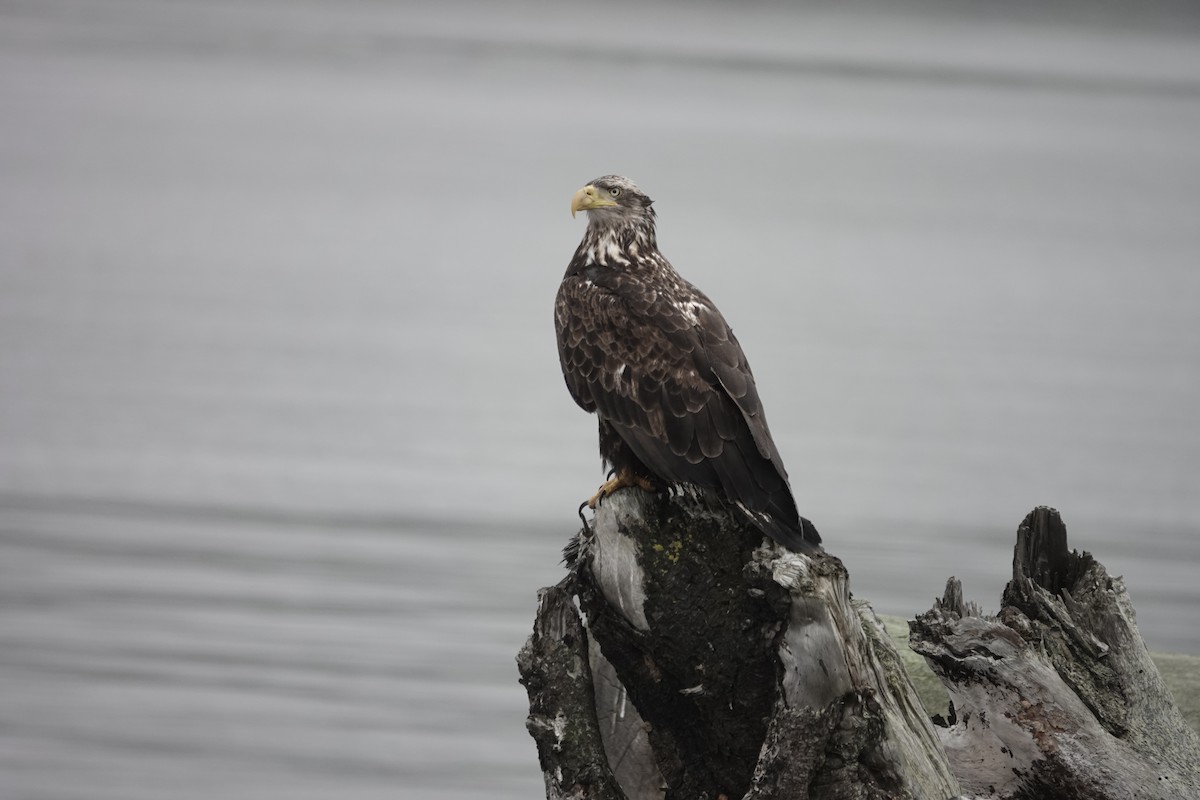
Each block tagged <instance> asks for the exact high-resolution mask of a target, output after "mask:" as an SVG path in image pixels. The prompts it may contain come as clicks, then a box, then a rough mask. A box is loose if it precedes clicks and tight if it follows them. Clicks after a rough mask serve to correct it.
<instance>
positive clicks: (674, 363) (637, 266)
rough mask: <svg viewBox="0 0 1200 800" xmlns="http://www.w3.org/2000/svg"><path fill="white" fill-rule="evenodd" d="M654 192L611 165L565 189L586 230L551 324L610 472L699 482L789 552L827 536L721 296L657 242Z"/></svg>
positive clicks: (570, 383)
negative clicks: (607, 171)
mask: <svg viewBox="0 0 1200 800" xmlns="http://www.w3.org/2000/svg"><path fill="white" fill-rule="evenodd" d="M652 202H653V201H652V200H651V199H650V198H649V197H647V196H646V194H645V192H643V191H642V190H641V189H639V188H638V187H637V185H636V184H635V183H634V182H633V181H631V180H629V179H628V178H625V177H622V176H620V175H605V176H604V177H602V178H597V179H595V180H594V181H592V182H590V183H589V184H587V185H586V186H584V187H583V188H582V189H580V190H579V191H577V192H576V193H575V195H574V197H572V198H571V216H575V214H576V213H577V212H579V211H586V212H587V214H588V226H587V231H586V232H585V233H584V235H583V240H582V241H581V242H580V243H579V247H578V248H577V249H576V250H575V255H574V256H573V257H572V258H571V263H570V264H569V265H568V266H567V271H566V274H565V275H564V276H563V279H562V283H561V284H560V285H559V288H558V295H557V297H556V298H555V304H554V326H555V330H556V332H557V335H558V356H559V362H560V364H561V366H562V371H563V377H564V378H565V379H566V382H567V389H568V390H569V391H570V393H571V397H572V398H573V399H574V400H575V402H576V403H577V404H579V406H580V407H582V408H583V410H584V411H587V412H589V413H595V414H596V416H597V417H598V418H599V423H600V457H601V459H602V461H603V462H604V465H605V467H607V468H611V470H612V471H611V472H610V473H609V475H610V477H609V479H608V480H607V481H606V482H605V483H604V484H603V485H601V487H600V489H599V491H597V492H596V494H595V495H594V496H593V497H592V498H591V499H590V500H589V501H588V502H587V505H589V506H591V507H592V508H596V507H597V505H598V504H599V502H600V501H601V500H602V499H603V498H604V497H606V496H608V495H609V494H612V493H613V492H615V491H617V490H618V489H621V488H624V487H626V486H639V487H641V488H642V489H645V490H647V491H661V490H664V489H667V488H671V487H682V486H686V487H697V488H699V489H701V490H702V491H705V492H715V493H717V494H718V495H719V496H721V497H723V498H724V499H726V500H727V501H728V502H730V503H732V504H733V506H735V507H736V508H737V509H739V510H740V512H741V513H742V514H744V515H745V517H746V518H747V519H748V520H749V521H750V522H751V523H752V524H753V525H755V526H756V527H757V528H758V529H759V530H761V531H762V532H763V533H765V534H767V535H768V536H770V537H771V538H772V539H774V540H775V541H776V542H778V543H779V544H781V545H783V546H784V547H787V548H789V549H791V550H795V551H801V552H805V551H812V550H813V549H814V548H815V547H816V546H817V545H818V544H820V541H821V538H820V536H819V534H818V533H817V531H816V529H815V528H814V527H813V526H812V524H811V523H810V522H809V521H808V520H806V519H804V518H803V517H801V516H800V514H799V512H798V511H797V509H796V501H795V499H794V498H793V496H792V490H791V486H790V485H789V483H788V475H787V470H785V469H784V467H783V459H782V458H780V456H779V450H778V448H776V446H775V442H774V441H772V439H771V431H770V429H769V428H768V427H767V418H766V416H765V415H764V414H763V408H762V403H761V401H760V400H759V397H758V389H757V388H756V386H755V384H754V375H753V374H752V373H751V372H750V365H749V364H748V363H747V361H746V356H745V354H744V353H743V352H742V347H741V345H740V344H738V340H737V338H736V337H735V336H734V335H733V331H732V330H731V329H730V327H729V323H727V322H726V321H725V318H724V317H723V316H722V315H721V312H720V311H718V310H717V307H716V305H715V304H714V303H713V302H712V300H710V299H709V298H708V296H707V295H705V294H704V293H703V292H701V291H700V290H699V289H697V288H696V287H695V286H693V285H692V284H691V283H689V282H688V281H686V280H684V278H683V277H682V276H681V275H680V274H679V273H678V272H676V271H675V268H674V267H672V266H671V263H670V262H669V261H667V259H666V257H664V256H663V254H662V253H660V252H659V250H658V241H657V238H656V235H655V212H654V208H653V207H652Z"/></svg>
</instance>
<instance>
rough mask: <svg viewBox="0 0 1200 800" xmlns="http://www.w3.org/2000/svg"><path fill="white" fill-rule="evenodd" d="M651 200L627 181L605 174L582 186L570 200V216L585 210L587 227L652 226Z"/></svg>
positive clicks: (617, 176) (626, 179)
mask: <svg viewBox="0 0 1200 800" xmlns="http://www.w3.org/2000/svg"><path fill="white" fill-rule="evenodd" d="M653 202H654V201H653V200H651V199H650V198H649V197H647V196H646V193H645V192H643V191H642V190H641V189H639V188H638V186H637V184H636V183H634V182H633V181H631V180H629V178H624V177H621V176H620V175H605V176H604V177H603V178H596V180H594V181H592V182H591V183H589V184H588V185H587V186H584V187H583V188H582V189H580V190H579V191H578V192H576V193H575V196H574V197H572V198H571V216H572V217H573V216H575V214H576V212H579V211H587V212H588V220H589V227H591V226H594V225H602V226H605V227H608V226H613V227H621V226H626V225H636V226H642V225H646V224H647V223H649V224H650V225H653V222H654V209H652V208H651V207H650V205H651V203H653Z"/></svg>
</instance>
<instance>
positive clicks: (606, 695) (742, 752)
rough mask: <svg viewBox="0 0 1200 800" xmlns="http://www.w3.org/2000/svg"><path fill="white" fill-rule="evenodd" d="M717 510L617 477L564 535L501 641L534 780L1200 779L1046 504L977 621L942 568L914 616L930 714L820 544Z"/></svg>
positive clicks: (1104, 595)
mask: <svg viewBox="0 0 1200 800" xmlns="http://www.w3.org/2000/svg"><path fill="white" fill-rule="evenodd" d="M738 520H739V518H738V517H737V515H734V514H730V513H728V512H727V510H726V509H724V508H722V507H719V506H710V505H708V504H707V503H706V502H704V501H702V500H700V499H697V498H695V497H691V496H687V495H684V496H669V497H655V496H651V495H648V494H645V493H643V492H641V491H640V490H625V491H622V492H619V493H617V494H616V495H614V496H613V497H611V498H609V499H607V500H606V501H605V502H604V503H603V504H602V505H601V507H600V509H599V510H598V511H597V513H596V515H595V518H594V520H593V523H592V525H591V526H590V529H588V530H585V532H584V533H583V534H582V535H581V536H580V537H579V540H578V541H577V542H576V543H574V546H573V547H572V548H571V549H570V550H569V553H568V563H569V564H570V567H571V572H570V576H569V578H568V579H567V580H566V581H564V583H563V584H560V587H556V588H555V589H552V590H544V592H543V595H542V604H541V609H540V610H539V614H538V622H537V624H536V626H535V632H534V636H533V637H531V639H530V642H529V643H528V644H527V645H526V647H525V648H524V649H523V650H522V653H521V656H520V659H519V660H520V661H521V673H522V676H523V681H524V682H525V683H526V685H527V687H528V688H529V692H530V709H531V716H530V723H529V724H530V731H531V732H532V733H533V735H534V738H535V739H536V740H537V742H538V752H539V756H540V758H541V762H542V767H543V771H544V772H545V775H546V786H547V796H548V797H551V798H559V797H571V798H609V797H625V798H629V800H703V799H707V800H718V799H719V798H726V799H727V800H734V799H735V798H743V800H783V799H784V798H787V799H788V800H800V799H802V798H884V797H886V798H900V797H905V798H937V799H939V800H941V799H942V798H949V797H953V796H958V795H959V793H960V788H959V787H960V783H961V787H962V790H963V791H964V792H965V794H966V795H970V796H973V797H990V798H1063V799H1064V800H1071V799H1072V798H1084V797H1086V798H1100V800H1106V799H1107V798H1154V797H1161V798H1186V797H1200V789H1198V786H1200V777H1198V774H1197V772H1198V770H1200V767H1198V766H1197V765H1198V764H1200V746H1198V744H1197V737H1196V734H1195V732H1194V731H1193V730H1192V729H1191V728H1190V727H1189V726H1188V724H1187V723H1186V722H1185V721H1184V720H1183V718H1182V717H1181V716H1180V714H1179V712H1178V711H1177V709H1176V708H1175V706H1174V704H1173V702H1172V700H1171V697H1170V694H1169V693H1168V692H1167V690H1166V689H1165V688H1164V686H1163V684H1162V681H1161V679H1160V678H1159V677H1158V673H1157V670H1156V669H1155V667H1154V664H1153V662H1151V661H1150V658H1149V656H1148V654H1147V653H1146V650H1145V647H1144V645H1143V644H1142V641H1141V638H1140V636H1139V635H1138V633H1137V629H1136V626H1135V625H1134V623H1133V609H1132V607H1131V606H1130V604H1129V600H1128V597H1127V595H1126V594H1125V592H1124V587H1123V585H1122V584H1121V582H1120V580H1119V579H1112V578H1110V577H1109V576H1108V575H1107V573H1106V572H1105V571H1104V568H1103V567H1102V566H1100V565H1099V564H1098V563H1096V562H1095V561H1094V560H1093V559H1092V558H1091V557H1090V556H1089V555H1087V554H1083V555H1079V554H1075V553H1068V552H1067V548H1066V538H1065V529H1064V528H1063V527H1062V524H1061V520H1059V519H1058V516H1057V513H1056V512H1053V511H1052V510H1050V509H1037V510H1035V511H1034V512H1033V513H1032V514H1031V515H1030V516H1029V517H1028V518H1027V519H1026V521H1025V523H1024V524H1023V525H1022V526H1021V529H1020V531H1019V533H1018V541H1017V555H1016V558H1015V559H1014V578H1013V581H1012V582H1011V583H1010V584H1009V587H1008V588H1007V589H1006V591H1005V595H1004V605H1005V607H1004V609H1003V610H1002V611H1001V612H1000V614H999V615H998V616H997V617H996V618H984V617H983V616H982V615H980V613H979V611H978V609H976V608H975V607H974V606H972V605H970V604H968V603H966V602H965V601H964V600H963V598H962V589H961V586H960V585H959V584H958V582H957V581H955V580H953V579H951V581H950V583H949V584H948V585H947V589H946V593H945V596H944V597H943V598H942V600H941V601H939V602H938V604H937V605H936V606H935V607H934V609H933V610H932V611H930V612H929V613H927V614H925V615H922V616H921V617H920V618H918V619H917V620H916V621H915V622H913V623H911V626H912V632H911V636H910V644H911V646H912V648H913V649H914V650H915V651H917V652H919V653H921V654H922V655H923V656H924V657H925V658H926V659H927V661H928V663H929V664H930V666H932V668H933V670H934V671H935V672H936V673H937V674H938V675H939V676H940V677H941V679H942V681H943V682H944V683H945V684H946V687H947V690H948V692H949V695H950V697H951V698H952V699H953V700H954V705H953V706H951V713H950V720H949V721H948V722H947V721H946V720H940V722H941V725H942V727H938V728H935V727H934V726H933V725H931V723H930V720H929V718H928V716H927V715H926V713H925V711H924V709H923V708H922V707H921V705H920V703H919V701H918V699H917V696H916V694H915V692H914V691H913V688H912V684H911V683H910V682H909V679H908V676H907V674H906V672H905V669H904V667H903V666H902V664H901V661H900V658H899V656H898V655H897V652H896V650H895V649H894V647H893V645H892V642H891V639H890V638H889V636H888V635H887V634H886V632H885V630H884V628H883V625H882V624H881V623H880V622H879V620H878V619H877V618H876V616H875V615H874V613H873V612H872V611H871V609H870V607H869V606H867V605H866V604H865V603H863V602H859V601H855V600H854V599H853V598H852V597H851V595H850V592H849V582H848V577H847V575H846V571H845V569H844V567H843V566H842V564H841V562H840V561H838V560H837V559H836V558H834V557H832V556H830V555H828V554H826V553H824V552H818V553H815V554H811V555H802V554H796V553H791V552H788V551H785V550H782V549H780V548H778V547H776V546H774V545H772V544H771V543H770V542H764V541H763V539H762V537H761V534H759V533H758V532H757V531H756V530H754V529H752V528H749V527H748V526H746V525H744V524H742V523H740V522H739V521H738ZM572 595H574V596H575V597H577V598H578V602H579V607H580V609H581V610H582V612H583V614H584V616H585V617H586V620H587V629H586V631H585V630H584V629H583V628H582V627H581V626H580V617H579V615H578V614H577V612H576V609H575V607H574V605H573V604H572V603H571V596H572Z"/></svg>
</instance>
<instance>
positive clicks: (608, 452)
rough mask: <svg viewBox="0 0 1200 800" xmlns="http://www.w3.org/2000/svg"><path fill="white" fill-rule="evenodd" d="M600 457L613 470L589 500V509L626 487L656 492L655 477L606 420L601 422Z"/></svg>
mask: <svg viewBox="0 0 1200 800" xmlns="http://www.w3.org/2000/svg"><path fill="white" fill-rule="evenodd" d="M600 457H601V458H603V459H604V463H605V464H606V465H611V466H612V468H613V470H612V472H611V473H609V479H608V480H606V481H605V482H604V483H603V484H601V486H600V488H599V489H598V490H597V491H596V493H595V494H594V495H592V496H591V497H590V498H589V499H588V501H587V504H588V507H589V508H592V509H594V508H596V506H598V505H600V501H601V500H603V499H604V498H605V497H608V496H609V495H610V494H612V493H613V492H615V491H617V490H618V489H624V488H625V487H626V486H637V487H640V488H642V489H644V490H645V491H647V492H653V491H655V489H656V486H655V482H654V476H653V475H652V473H651V472H650V470H648V469H646V465H645V464H643V463H642V462H641V459H639V458H638V457H637V456H636V455H634V454H633V451H632V450H630V449H629V445H627V444H626V443H625V440H624V439H622V438H621V435H620V434H619V433H617V431H616V429H615V428H614V427H613V426H612V425H611V424H609V423H608V421H606V420H604V419H601V420H600Z"/></svg>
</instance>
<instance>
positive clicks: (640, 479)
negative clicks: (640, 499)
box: [587, 469, 654, 511]
mask: <svg viewBox="0 0 1200 800" xmlns="http://www.w3.org/2000/svg"><path fill="white" fill-rule="evenodd" d="M626 486H636V487H638V488H639V489H643V490H644V491H647V492H653V491H654V484H653V483H652V482H651V481H650V479H649V478H647V477H645V476H643V475H635V474H634V472H633V471H632V470H628V469H623V470H621V471H619V472H618V473H617V474H616V475H615V476H613V477H611V478H609V479H608V480H606V481H605V482H604V483H602V484H600V488H599V489H597V490H596V493H595V494H594V495H592V496H591V497H589V498H588V501H587V507H588V508H590V509H592V510H593V511H595V510H596V507H597V506H599V505H600V501H601V500H603V499H604V498H606V497H608V496H609V495H610V494H612V493H613V492H615V491H617V490H618V489H624V488H625V487H626Z"/></svg>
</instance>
